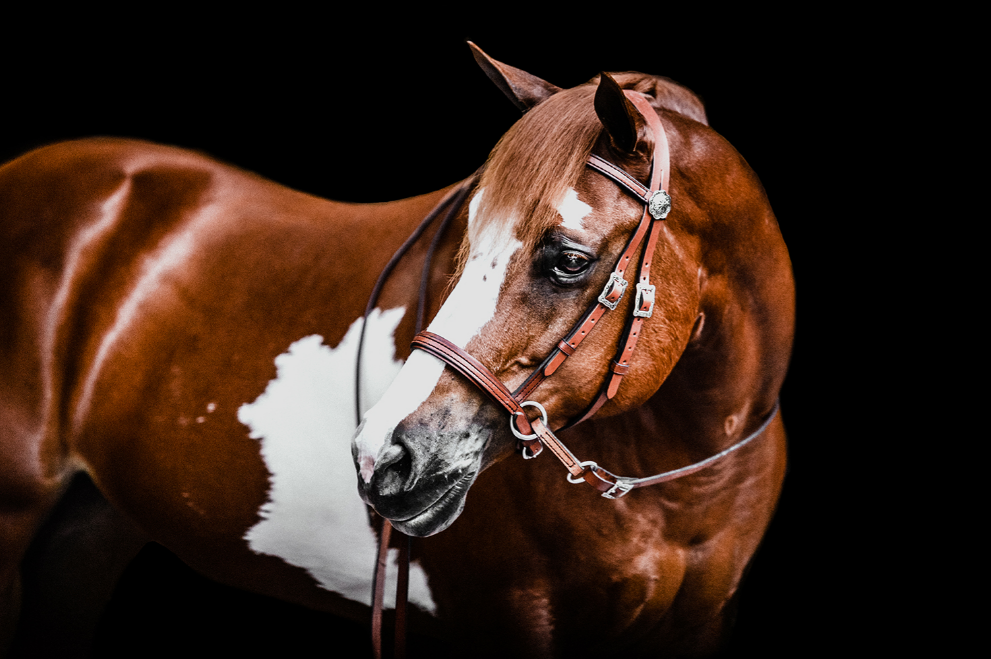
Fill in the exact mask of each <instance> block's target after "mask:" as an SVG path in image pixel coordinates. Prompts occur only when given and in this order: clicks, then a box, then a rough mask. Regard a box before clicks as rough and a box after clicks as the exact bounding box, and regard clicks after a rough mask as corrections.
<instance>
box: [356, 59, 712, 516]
mask: <svg viewBox="0 0 991 659" xmlns="http://www.w3.org/2000/svg"><path fill="white" fill-rule="evenodd" d="M476 56H477V57H479V58H480V63H482V66H483V68H484V69H486V71H487V72H488V73H489V75H490V76H491V77H493V79H494V80H495V81H496V82H497V84H498V85H499V87H500V88H501V89H503V91H505V92H506V93H507V94H508V95H509V96H510V97H511V98H512V99H514V100H515V101H516V102H517V103H518V104H519V105H520V106H521V107H523V108H524V109H526V110H527V112H526V114H525V115H524V117H523V118H522V119H521V120H520V121H519V122H518V123H517V124H516V125H515V126H513V128H511V129H510V131H509V132H508V133H507V134H506V136H505V137H504V138H503V139H502V140H501V141H500V143H499V144H498V145H497V146H496V148H495V149H494V150H493V152H492V155H491V157H490V159H489V162H488V164H487V166H486V169H485V172H484V174H483V176H482V179H481V182H480V183H479V185H478V188H477V190H476V192H475V194H474V196H473V198H472V200H471V202H470V206H469V222H468V232H467V235H466V237H465V240H464V243H463V245H462V251H461V271H460V276H459V278H458V279H457V283H456V285H455V286H454V288H453V290H452V292H451V293H450V295H449V297H448V298H447V300H446V302H445V303H444V305H443V307H442V308H441V310H440V311H439V313H438V314H437V316H436V317H435V318H434V319H433V321H432V322H431V323H430V326H429V327H428V330H429V331H430V332H433V333H435V334H438V335H440V336H443V337H444V338H446V339H447V340H448V341H450V342H451V343H453V344H455V345H456V346H458V347H459V348H461V349H462V350H464V351H465V352H467V353H468V354H469V355H471V356H473V357H474V358H475V359H477V360H478V361H479V362H481V363H482V364H484V365H485V366H486V367H487V368H488V369H489V370H490V371H491V372H492V373H493V374H494V375H495V376H496V377H497V378H498V379H499V380H501V381H502V382H503V383H504V384H505V385H506V386H507V387H508V388H509V389H510V390H513V389H514V388H516V387H517V386H519V385H520V384H521V383H523V382H524V381H525V380H526V379H527V377H528V376H529V375H530V374H531V372H533V371H534V370H535V369H537V368H538V367H539V366H540V365H541V363H542V362H543V361H544V360H545V358H546V357H547V356H548V355H549V354H551V353H552V352H553V351H554V350H555V348H556V346H558V344H559V342H560V341H561V340H562V338H564V337H565V336H566V335H568V334H569V332H570V331H571V330H572V329H573V327H574V326H575V325H576V323H577V322H578V321H579V320H580V319H582V318H584V317H585V315H586V313H587V312H588V310H589V309H590V308H591V307H593V306H594V305H595V304H596V300H597V298H598V297H599V296H600V294H601V293H602V292H603V289H604V288H605V287H606V284H607V282H608V281H609V279H610V274H611V273H612V271H613V268H614V266H615V265H616V263H617V260H618V259H619V258H620V256H621V254H623V253H624V250H625V249H626V247H627V243H628V241H629V240H630V237H631V235H632V234H633V233H634V232H635V231H636V230H637V228H638V226H640V224H641V218H642V216H643V214H644V205H643V203H642V202H641V201H639V200H637V199H636V198H634V197H633V196H631V195H630V194H629V193H628V192H627V191H626V190H624V189H623V188H621V187H620V186H619V185H617V184H616V183H615V182H613V181H612V180H610V179H608V178H606V177H604V176H603V175H602V174H600V173H598V172H597V171H595V170H593V169H592V168H590V167H588V166H586V163H587V162H588V157H589V155H590V154H593V153H594V154H596V155H598V156H600V157H601V158H603V159H604V160H607V161H609V162H610V163H612V164H614V165H616V166H617V167H619V168H621V169H623V170H625V171H626V172H627V173H629V174H631V175H632V176H633V177H635V178H636V179H637V180H639V181H641V182H644V183H646V182H647V181H649V180H650V175H651V162H652V158H653V154H654V149H655V145H656V144H657V142H658V140H659V138H658V136H657V135H654V134H652V130H651V129H650V126H649V124H648V122H647V121H646V120H645V118H644V116H643V114H641V112H639V111H638V110H637V109H636V108H635V107H634V106H633V105H632V104H631V103H630V101H629V100H628V98H627V97H626V96H625V95H624V93H623V90H622V89H621V86H620V85H619V84H617V82H616V81H615V80H614V79H612V78H610V77H608V76H606V75H603V76H601V77H600V78H599V79H598V80H593V81H592V82H590V83H588V84H586V85H583V86H580V87H576V88H574V89H570V90H559V89H557V88H556V87H554V86H553V85H550V84H548V83H546V82H544V81H542V80H539V79H537V78H535V77H533V76H531V75H529V74H527V73H524V72H522V71H518V70H516V69H512V68H511V67H507V66H505V65H502V64H499V63H497V62H494V61H493V60H490V59H488V58H487V57H486V56H484V55H481V54H480V51H477V53H476ZM628 78H629V79H630V80H634V79H638V80H639V79H644V78H645V77H643V76H641V77H640V78H636V77H635V76H634V77H629V76H623V77H620V80H621V81H624V80H626V79H628ZM624 84H625V83H624ZM654 102H655V103H657V101H656V100H655V101H654ZM651 111H652V110H651ZM670 186H671V187H672V188H674V189H675V192H673V193H672V195H673V196H675V197H676V191H677V188H678V186H679V181H678V179H677V171H676V172H675V174H673V175H672V176H671V183H670ZM696 251H697V250H696V249H695V245H694V243H693V242H692V241H691V240H690V239H687V240H681V239H676V237H675V233H674V232H672V230H671V229H669V228H668V227H667V226H662V227H661V228H660V230H659V234H658V239H657V244H656V248H655V250H654V254H653V262H652V264H651V265H650V268H649V270H650V273H651V280H652V281H653V282H654V283H655V284H656V301H655V306H654V309H653V313H652V317H651V318H650V320H649V321H647V322H645V323H644V325H643V330H642V332H641V334H642V336H640V337H638V338H639V342H638V347H637V357H636V359H634V360H633V361H632V362H631V366H630V370H629V372H628V374H627V375H626V377H625V379H624V380H623V382H622V386H621V387H620V388H619V389H618V391H617V392H615V396H614V397H612V398H611V399H610V400H609V402H608V403H607V404H606V405H605V406H604V407H602V409H601V410H600V411H599V412H598V413H597V414H598V415H599V416H607V415H610V414H615V413H618V412H621V411H623V410H627V409H631V408H633V407H635V406H638V405H640V404H642V403H643V402H645V401H646V400H647V399H648V398H649V397H650V396H652V395H653V394H654V393H655V392H656V391H657V389H658V388H659V387H660V385H661V383H662V382H663V381H664V379H665V378H666V377H667V375H668V373H670V371H671V369H672V368H673V366H674V364H675V362H676V361H677V360H678V357H679V355H680V354H681V353H682V351H683V350H684V347H685V345H686V343H687V342H688V339H689V336H690V334H691V330H692V326H693V323H694V322H695V320H696V318H697V316H698V295H699V293H698V291H699V282H698V263H697V260H696V257H695V253H696ZM642 252H643V247H642V246H641V247H640V248H639V249H637V250H636V252H635V254H634V258H633V259H632V260H633V262H634V265H633V266H631V268H630V272H628V273H627V279H634V278H635V277H636V272H637V270H636V263H639V259H640V257H641V253H642ZM629 288H630V291H629V292H627V294H626V295H624V296H623V298H622V299H621V300H620V302H619V304H618V306H617V307H616V308H615V310H612V311H609V312H606V313H604V314H603V315H602V316H601V318H600V319H598V320H597V321H596V322H595V331H594V332H590V333H589V334H588V339H587V340H585V341H584V342H582V343H581V345H580V346H579V349H578V350H577V351H576V352H575V354H574V356H573V357H571V358H569V359H567V360H566V361H565V362H564V363H563V364H562V365H561V366H560V368H559V369H557V371H556V372H555V373H554V374H553V375H552V376H551V377H549V378H548V379H546V380H544V381H543V382H542V383H541V384H540V385H539V387H538V388H537V389H536V390H535V391H534V392H533V394H532V395H531V396H530V398H531V399H533V400H535V401H537V402H539V403H541V404H542V405H543V407H544V408H545V409H546V411H547V415H548V418H549V425H550V427H551V428H552V429H556V428H560V427H561V426H563V425H565V424H566V423H568V422H569V421H574V420H576V419H577V418H580V417H581V416H582V414H583V413H584V412H585V411H586V410H587V409H588V408H589V406H590V405H591V404H592V402H593V401H594V400H596V399H597V397H598V396H599V393H600V390H601V389H602V387H603V383H604V382H605V381H606V380H607V378H609V377H610V376H611V373H612V371H611V366H610V365H611V362H612V360H613V359H614V358H616V356H617V355H616V353H617V349H618V348H617V345H618V343H619V342H620V341H621V338H622V337H623V336H624V328H625V327H626V326H627V323H628V320H629V319H630V318H631V315H632V309H631V307H632V306H633V304H634V294H633V288H634V287H633V286H632V285H631V286H630V287H629ZM528 409H529V408H528ZM515 446H516V439H515V438H514V436H513V434H512V433H511V432H510V427H509V415H508V414H507V413H506V411H505V410H504V409H502V408H500V407H498V406H497V405H495V404H494V403H493V402H492V401H491V400H490V399H488V398H487V397H486V396H485V395H484V394H483V393H482V392H481V391H480V390H479V389H478V387H476V386H475V385H474V384H473V383H472V382H470V381H468V380H467V379H466V378H465V377H463V376H462V375H460V374H459V373H457V372H455V371H454V370H452V369H451V368H450V367H447V366H446V365H445V363H444V362H442V361H441V360H439V359H437V358H436V357H434V356H432V355H430V354H427V353H426V352H423V351H420V350H414V351H413V353H412V354H411V356H410V358H409V360H408V361H407V362H406V364H405V366H404V367H403V369H402V370H401V372H400V374H399V376H398V377H397V378H396V380H395V381H394V383H393V384H392V386H391V387H390V388H389V390H388V391H387V392H386V394H385V395H384V396H383V398H382V399H381V400H380V401H379V403H378V404H377V405H376V406H375V407H373V408H372V409H371V410H369V411H368V412H367V413H366V414H365V415H364V419H363V422H362V424H361V427H360V428H359V429H358V432H357V433H356V435H355V439H354V444H353V452H354V457H355V460H356V462H357V467H358V471H359V491H360V493H361V496H362V498H363V499H364V500H365V501H367V502H368V503H369V504H371V505H372V506H374V507H375V509H376V510H377V511H378V512H379V513H381V514H382V515H383V516H385V517H387V518H389V519H390V520H392V523H393V525H394V526H395V527H396V528H398V529H400V530H401V531H404V532H406V533H408V534H410V535H416V536H425V535H430V534H433V533H437V532H439V531H441V530H443V529H445V528H447V527H448V526H449V525H450V524H451V523H452V522H453V521H454V520H455V519H456V518H457V516H458V514H459V513H460V512H461V510H462V508H463V507H464V501H465V495H466V493H467V491H468V488H469V487H470V486H471V484H472V483H473V482H474V480H475V478H476V477H477V476H478V474H479V473H480V472H481V471H482V470H484V469H485V468H487V467H488V466H490V465H492V464H493V463H495V462H497V461H498V460H500V459H502V458H503V457H506V456H507V455H509V454H511V453H512V452H513V449H514V447H515Z"/></svg>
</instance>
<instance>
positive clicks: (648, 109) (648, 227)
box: [355, 90, 779, 658]
mask: <svg viewBox="0 0 991 659" xmlns="http://www.w3.org/2000/svg"><path fill="white" fill-rule="evenodd" d="M623 93H624V94H625V95H626V97H627V98H628V99H629V100H630V102H632V103H633V105H634V107H636V109H637V110H638V111H639V112H640V114H641V115H643V117H644V119H645V120H646V121H647V125H648V126H649V127H650V130H651V132H652V133H653V135H654V139H655V142H656V143H655V145H654V153H653V159H652V164H651V175H650V185H649V186H645V185H644V184H643V183H641V182H640V181H638V180H637V179H636V178H634V177H633V176H631V175H630V174H628V173H627V172H625V171H624V170H622V169H620V168H619V167H617V166H615V165H613V164H612V163H610V162H609V161H607V160H604V159H603V158H600V157H599V156H596V155H594V154H593V155H590V156H589V157H588V161H587V163H586V164H587V166H588V167H590V168H592V169H594V170H595V171H597V172H599V173H600V174H602V175H603V176H605V177H606V178H608V179H610V180H612V181H613V182H615V183H616V184H617V185H619V186H620V187H621V188H623V189H624V190H626V191H627V192H629V193H630V194H631V195H633V197H635V198H636V199H638V200H639V201H640V202H641V203H643V205H644V211H643V215H642V217H641V219H640V223H639V225H638V226H637V229H636V230H635V231H634V232H633V234H632V235H631V236H630V238H629V240H628V241H627V244H626V247H625V249H624V250H623V252H622V254H621V255H620V257H619V259H618V261H617V263H616V265H615V267H614V268H613V271H612V273H610V276H609V281H608V282H607V283H606V285H605V287H604V288H603V290H602V293H601V294H600V295H599V297H598V299H597V300H596V302H595V303H593V304H592V305H591V306H590V308H589V309H588V310H587V311H586V312H585V314H584V315H583V316H582V317H581V318H580V319H579V321H578V323H576V325H575V326H574V328H573V329H572V330H571V331H570V332H569V333H568V334H567V335H566V336H565V337H564V338H563V339H562V340H561V341H560V342H559V343H558V345H557V347H556V348H555V349H554V350H553V351H552V352H551V354H550V355H548V357H547V358H546V359H545V360H544V362H543V363H542V364H541V365H540V367H539V368H537V369H536V370H535V371H534V372H533V373H531V374H530V376H529V377H528V378H527V379H526V380H525V381H524V382H523V384H521V385H520V386H519V387H518V388H517V389H516V390H515V391H510V390H509V389H508V387H506V385H505V384H503V382H502V381H501V380H499V378H498V377H496V375H495V374H494V373H492V371H490V370H489V369H488V368H487V367H486V366H484V365H483V364H482V363H481V362H479V361H478V360H477V359H475V358H474V357H472V356H471V355H469V354H468V353H467V352H465V351H464V350H462V349H461V348H460V347H458V346H457V345H455V344H454V343H451V342H450V341H448V340H447V339H445V338H444V337H442V336H439V335H437V334H434V333H432V332H428V331H421V328H422V325H423V320H424V313H425V299H426V284H427V281H428V278H429V270H430V265H431V261H432V257H433V254H434V252H435V250H436V247H437V245H438V244H439V242H440V239H441V237H442V235H443V233H444V230H445V229H446V228H447V226H448V225H449V224H450V222H451V220H452V219H453V217H454V216H455V215H457V212H458V211H459V209H460V208H461V205H462V204H463V203H464V200H465V199H466V198H467V196H468V194H469V192H470V191H471V189H472V188H473V187H474V185H475V184H476V183H477V181H478V176H479V174H478V172H476V173H475V174H474V175H473V176H472V177H470V178H469V179H467V180H465V181H464V182H463V183H462V184H461V185H460V186H458V187H457V188H454V189H453V190H451V191H450V192H449V193H448V194H447V195H446V196H445V197H444V199H442V200H441V202H440V203H439V204H438V206H437V208H435V209H434V210H433V211H432V212H431V213H430V214H429V215H428V216H427V217H426V218H425V219H424V220H423V221H422V222H421V223H420V225H419V226H418V227H417V229H416V230H415V231H414V233H413V235H411V236H410V237H409V238H408V239H407V240H406V242H405V243H404V244H403V245H402V246H401V247H400V248H399V250H398V251H397V252H396V254H395V255H394V256H393V257H392V259H391V260H390V261H389V263H388V264H387V265H386V267H385V269H384V270H383V272H382V274H381V275H380V276H379V280H378V282H377V283H376V285H375V288H374V289H373V292H372V295H371V298H370V299H369V301H368V305H367V307H366V310H365V318H366V319H367V317H368V315H369V314H370V313H371V311H372V310H373V309H374V306H375V303H376V302H377V300H378V294H379V292H380V291H381V289H382V286H383V285H384V283H385V281H386V280H387V279H388V276H389V274H390V273H391V272H392V270H393V269H394V267H395V265H396V264H397V263H398V262H399V260H400V258H401V257H402V256H403V255H404V254H405V253H406V252H407V251H408V250H409V248H410V247H411V246H412V245H413V244H414V243H415V242H416V240H417V239H418V238H419V237H420V235H421V234H422V233H423V232H424V230H425V229H426V228H427V226H428V225H429V224H431V223H432V222H433V220H434V219H435V218H436V217H437V216H438V215H439V214H440V213H441V212H443V211H445V210H446V215H445V217H444V220H443V222H442V223H441V226H440V227H439V228H438V229H437V231H436V233H435V234H434V238H433V240H432V242H431V245H430V249H429V250H428V252H427V257H426V262H425V264H424V269H423V273H422V276H421V283H420V294H419V302H418V306H417V319H416V332H417V333H416V336H415V337H414V338H413V342H412V344H411V347H412V348H413V349H416V350H423V351H424V352H427V353H429V354H431V355H433V356H435V357H437V358H438V359H440V360H441V361H443V362H444V363H445V364H447V365H448V366H450V367H451V368H452V369H454V370H455V371H457V372H458V373H460V374H461V375H463V376H464V377H466V378H467V379H468V380H470V381H471V382H472V383H474V384H475V385H476V386H477V387H478V388H479V389H481V390H482V391H483V392H484V393H485V394H486V395H488V396H489V398H491V399H492V400H493V401H495V402H496V403H497V404H499V405H501V406H502V407H503V408H504V409H505V410H506V411H508V412H509V414H510V418H509V428H510V430H511V431H512V432H513V435H515V436H516V437H517V439H518V440H519V447H520V449H521V452H522V454H523V457H524V458H525V459H532V458H535V457H537V456H538V455H539V454H540V453H541V452H542V451H543V449H544V448H547V449H549V450H550V452H551V453H553V454H554V455H555V456H556V457H557V459H558V460H560V461H561V463H562V464H563V465H564V466H565V468H566V469H567V470H568V472H569V473H568V476H567V478H568V481H569V482H571V483H581V482H585V483H588V484H589V485H591V486H592V487H594V488H595V489H596V490H598V491H599V492H601V493H602V496H603V497H605V498H607V499H618V498H620V497H622V496H624V495H625V494H627V493H628V492H629V491H630V490H633V489H635V488H640V487H646V486H648V485H656V484H658V483H665V482H668V481H671V480H674V479H676V478H681V477H682V476H687V475H689V474H694V473H696V472H698V471H701V470H702V469H705V468H706V467H709V466H710V465H712V464H713V463H715V462H717V461H718V460H720V459H722V458H724V457H726V456H727V455H729V454H730V453H734V452H736V451H737V450H739V449H741V448H743V447H744V446H745V445H747V444H749V443H750V442H751V441H753V440H754V439H756V438H757V437H759V436H761V434H763V432H764V431H765V430H766V429H767V427H768V426H769V425H770V424H771V422H772V421H773V420H774V417H775V416H776V415H777V413H778V408H779V403H778V402H777V401H776V402H775V404H774V407H773V408H772V409H771V411H770V412H769V413H768V415H767V417H766V418H765V419H764V421H763V422H762V423H761V424H760V425H759V426H758V427H757V429H756V430H754V431H753V432H752V433H750V434H749V435H747V436H746V437H744V438H743V439H741V440H740V441H738V442H736V443H735V444H733V445H732V446H730V447H729V448H727V449H725V450H723V451H720V452H719V453H716V454H715V455H712V456H710V457H708V458H706V459H704V460H701V461H699V462H696V463H694V464H690V465H688V466H685V467H681V468H679V469H674V470H671V471H666V472H662V473H659V474H655V475H653V476H646V477H643V478H636V477H631V476H618V475H616V474H614V473H612V472H610V471H608V470H606V469H604V468H602V467H600V466H599V465H598V464H596V463H595V462H593V461H591V460H588V461H584V462H583V461H581V460H579V459H578V458H577V457H575V455H574V454H573V453H572V452H571V451H570V450H569V449H568V447H567V446H565V445H564V444H563V443H562V442H561V440H560V439H558V438H557V436H556V435H555V434H554V433H553V432H552V431H551V429H550V428H549V427H548V421H547V412H546V410H544V408H543V406H542V405H541V404H540V403H538V402H536V401H533V400H530V399H529V397H530V395H531V394H532V393H533V391H534V390H535V389H536V388H537V387H538V386H539V385H540V383H541V382H543V381H544V380H545V379H547V378H548V377H550V376H551V375H552V374H553V373H554V372H555V371H556V370H557V369H558V368H560V366H561V365H562V364H563V363H564V362H565V360H567V359H568V358H569V357H571V356H572V355H573V354H574V353H575V351H576V350H577V349H578V347H579V345H580V344H581V343H582V341H584V339H585V338H586V337H587V336H588V334H589V333H590V332H591V331H592V329H593V328H594V327H595V326H596V324H597V323H598V321H599V319H600V318H601V317H602V316H603V314H605V312H606V311H610V310H614V309H615V308H616V307H617V306H618V305H619V303H620V301H621V300H622V299H623V296H624V294H625V292H626V289H627V285H628V282H627V280H626V277H625V274H626V271H627V269H629V267H630V264H631V263H632V260H633V257H634V256H635V254H636V252H637V251H638V250H639V248H640V246H641V245H644V249H643V252H642V254H641V257H640V264H639V268H638V280H637V284H636V299H635V301H634V304H633V310H632V319H631V320H630V321H629V322H628V323H627V326H626V329H625V330H624V333H623V335H622V336H621V337H620V340H619V346H618V351H617V354H616V357H615V359H613V360H612V362H611V363H610V374H609V375H608V377H607V379H606V382H605V383H604V384H603V386H602V388H601V390H600V392H599V394H598V396H597V397H596V399H595V400H593V401H592V403H591V404H590V405H589V407H588V408H587V409H586V410H585V412H584V413H583V414H582V415H581V416H580V417H578V418H577V419H574V420H571V421H570V422H568V423H567V424H566V425H565V426H564V428H568V427H571V426H573V425H576V424H578V423H581V422H582V421H585V420H586V419H588V418H590V417H591V416H592V415H594V414H595V413H596V412H597V411H598V410H599V409H600V408H601V407H602V406H603V405H604V404H605V403H607V402H608V401H609V400H611V399H612V398H613V397H614V396H615V395H616V392H617V390H618V389H619V385H620V383H621V382H622V380H623V377H624V376H625V375H626V374H627V372H629V369H630V359H631V357H632V355H633V351H634V348H635V347H636V344H637V340H638V339H639V337H640V330H641V326H642V325H643V321H644V320H646V319H647V318H650V317H651V314H652V313H653V310H654V292H655V287H654V286H653V285H652V284H651V283H650V264H651V261H652V259H653V255H654V249H655V246H656V245H657V239H658V236H659V235H660V233H661V228H660V227H661V221H662V220H664V219H665V218H666V217H667V215H668V213H669V212H670V210H671V197H670V196H669V195H668V193H667V188H668V185H669V181H670V152H669V149H668V140H667V134H666V133H665V132H664V127H663V126H662V124H661V121H660V119H659V118H658V116H657V113H656V112H655V111H654V109H653V107H652V106H651V105H650V103H649V102H648V101H647V99H646V98H645V97H644V96H643V95H642V94H640V93H637V92H633V91H630V90H624V92H623ZM645 241H646V242H645ZM364 332H365V326H364V323H363V324H362V329H361V333H360V337H359V343H358V364H357V378H358V379H359V382H358V383H357V384H358V385H359V386H357V387H356V389H355V392H356V393H355V405H356V413H357V418H358V423H359V424H360V422H361V403H360V400H359V392H360V390H361V387H360V377H361V376H360V374H361V354H362V344H363V342H364ZM526 407H534V408H536V409H537V410H538V411H539V412H540V417H539V418H536V419H530V418H528V417H527V415H526V413H525V411H524V408H526ZM390 535H391V525H390V524H389V521H388V520H383V527H382V533H381V536H380V539H379V555H378V562H377V564H376V569H375V579H374V582H373V596H372V643H373V650H374V654H375V656H376V657H381V656H382V654H381V653H382V609H383V602H384V582H385V569H386V558H387V548H388V545H389V537H390ZM399 535H400V536H402V535H403V534H399ZM402 540H403V541H402V542H401V548H400V559H399V570H400V573H399V581H400V583H399V585H398V588H397V593H396V638H395V640H396V653H395V656H396V657H397V658H398V657H403V656H405V626H406V620H405V619H406V589H407V586H408V573H409V538H406V537H403V539H402Z"/></svg>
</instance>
